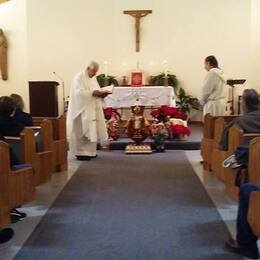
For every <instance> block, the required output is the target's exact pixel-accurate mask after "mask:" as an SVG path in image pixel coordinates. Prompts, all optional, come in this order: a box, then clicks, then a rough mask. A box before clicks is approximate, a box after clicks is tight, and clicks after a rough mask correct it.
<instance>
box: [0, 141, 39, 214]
mask: <svg viewBox="0 0 260 260" xmlns="http://www.w3.org/2000/svg"><path fill="white" fill-rule="evenodd" d="M0 147H1V148H0V149H1V155H0V169H1V170H0V171H1V175H2V174H3V175H6V176H7V186H6V188H7V189H8V198H7V202H8V208H9V211H10V209H13V208H16V207H17V206H19V205H23V204H25V203H28V202H31V201H33V200H34V199H35V185H34V175H33V169H32V167H26V168H23V169H20V170H11V169H10V158H9V145H8V144H7V143H4V142H0ZM5 178H6V177H5ZM5 183H6V181H5ZM0 185H2V183H1V184H0ZM6 188H5V189H6ZM5 209H6V208H5ZM9 211H8V213H9Z"/></svg>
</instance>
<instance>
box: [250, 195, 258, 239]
mask: <svg viewBox="0 0 260 260" xmlns="http://www.w3.org/2000/svg"><path fill="white" fill-rule="evenodd" d="M248 223H249V225H250V226H251V228H252V231H253V233H254V234H255V235H256V236H257V237H260V191H254V192H252V193H251V195H250V200H249V209H248Z"/></svg>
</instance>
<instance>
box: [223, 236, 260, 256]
mask: <svg viewBox="0 0 260 260" xmlns="http://www.w3.org/2000/svg"><path fill="white" fill-rule="evenodd" d="M226 248H227V249H228V250H229V251H231V252H233V253H236V254H238V255H242V256H245V257H248V258H250V259H258V258H259V252H258V248H257V244H256V243H255V244H254V245H252V246H249V247H244V246H243V247H242V246H240V245H239V244H238V242H237V241H236V240H234V239H232V238H231V239H229V240H228V241H227V242H226Z"/></svg>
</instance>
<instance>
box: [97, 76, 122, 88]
mask: <svg viewBox="0 0 260 260" xmlns="http://www.w3.org/2000/svg"><path fill="white" fill-rule="evenodd" d="M97 81H98V84H99V86H100V87H101V88H102V87H106V86H109V85H114V86H118V81H117V80H116V78H115V77H114V76H107V77H105V74H99V75H98V76H97Z"/></svg>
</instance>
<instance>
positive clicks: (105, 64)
mask: <svg viewBox="0 0 260 260" xmlns="http://www.w3.org/2000/svg"><path fill="white" fill-rule="evenodd" d="M107 64H108V62H107V61H106V60H105V61H104V66H105V77H106V78H107V75H108V74H107Z"/></svg>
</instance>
